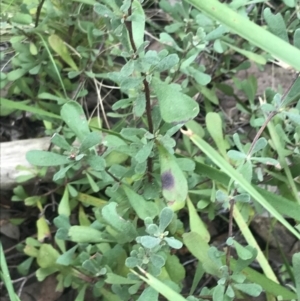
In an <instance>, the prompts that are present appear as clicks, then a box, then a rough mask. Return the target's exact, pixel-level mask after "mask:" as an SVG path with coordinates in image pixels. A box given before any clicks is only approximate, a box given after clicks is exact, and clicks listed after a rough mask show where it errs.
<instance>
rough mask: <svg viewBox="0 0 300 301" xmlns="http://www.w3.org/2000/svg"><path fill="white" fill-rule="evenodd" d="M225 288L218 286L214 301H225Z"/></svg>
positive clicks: (215, 290) (215, 288)
mask: <svg viewBox="0 0 300 301" xmlns="http://www.w3.org/2000/svg"><path fill="white" fill-rule="evenodd" d="M224 293H225V286H224V285H222V284H218V285H217V286H216V287H214V290H213V301H219V300H225V299H224V297H225V296H224Z"/></svg>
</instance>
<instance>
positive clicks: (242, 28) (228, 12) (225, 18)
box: [186, 0, 300, 71]
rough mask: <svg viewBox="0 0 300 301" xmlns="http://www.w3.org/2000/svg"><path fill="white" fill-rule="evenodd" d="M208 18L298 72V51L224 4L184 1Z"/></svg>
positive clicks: (299, 63) (215, 1) (214, 1)
mask: <svg viewBox="0 0 300 301" xmlns="http://www.w3.org/2000/svg"><path fill="white" fill-rule="evenodd" d="M186 1H187V2H188V3H190V4H191V5H193V6H195V7H196V8H197V9H199V10H201V11H203V12H204V13H205V14H206V15H208V16H209V17H211V18H213V19H215V20H217V21H219V22H221V23H223V24H224V25H226V26H227V27H229V28H230V29H231V30H232V31H233V32H235V33H237V34H238V35H240V36H241V37H243V38H244V39H246V40H248V41H249V42H251V43H253V44H254V45H256V46H258V47H259V48H261V49H263V50H265V51H267V52H268V53H270V54H271V55H273V56H274V57H275V58H276V59H279V60H281V61H283V62H285V63H287V64H289V65H290V66H292V67H293V68H295V69H296V70H298V71H300V60H299V57H300V50H299V49H297V48H296V47H294V46H292V45H290V44H289V43H287V42H285V41H284V40H282V39H280V38H279V37H277V36H275V35H274V34H272V33H271V32H269V31H267V30H266V29H264V28H262V27H260V26H258V25H257V24H255V23H253V22H251V21H249V20H248V19H247V18H245V17H244V16H242V15H239V14H238V13H236V12H235V11H234V10H232V9H231V8H229V7H228V6H227V5H226V4H223V3H220V2H219V1H217V0H209V1H202V0H186Z"/></svg>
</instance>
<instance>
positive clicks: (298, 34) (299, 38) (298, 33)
mask: <svg viewBox="0 0 300 301" xmlns="http://www.w3.org/2000/svg"><path fill="white" fill-rule="evenodd" d="M294 46H295V47H297V48H298V49H300V28H298V29H296V30H295V32H294Z"/></svg>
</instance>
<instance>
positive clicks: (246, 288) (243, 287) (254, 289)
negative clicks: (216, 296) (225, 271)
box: [233, 283, 262, 297]
mask: <svg viewBox="0 0 300 301" xmlns="http://www.w3.org/2000/svg"><path fill="white" fill-rule="evenodd" d="M233 286H234V287H235V288H236V289H238V290H239V291H242V292H244V293H246V294H247V295H249V296H253V297H258V296H259V295H260V294H261V292H262V287H261V286H260V285H258V284H256V283H240V284H239V283H235V284H233Z"/></svg>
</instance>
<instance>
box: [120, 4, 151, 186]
mask: <svg viewBox="0 0 300 301" xmlns="http://www.w3.org/2000/svg"><path fill="white" fill-rule="evenodd" d="M131 15H132V0H131V4H130V7H129V9H128V16H127V18H128V17H130V16H131ZM125 25H126V28H127V31H128V35H129V41H130V44H131V47H132V49H133V51H134V53H135V54H134V59H137V58H138V55H137V54H136V51H137V47H136V45H135V42H134V39H133V31H132V22H131V21H125ZM142 76H143V77H145V74H144V73H142ZM143 85H144V91H145V98H146V115H147V122H148V130H149V132H150V133H151V134H154V128H153V121H152V110H151V99H150V86H149V83H148V81H147V79H146V77H145V78H144V80H143ZM152 169H153V164H152V158H150V157H148V160H147V173H148V181H149V182H152Z"/></svg>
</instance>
